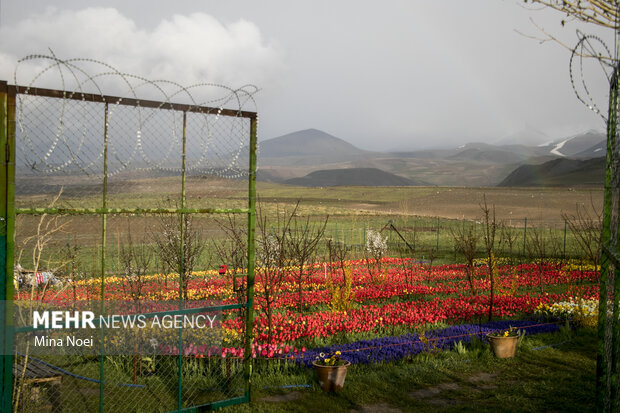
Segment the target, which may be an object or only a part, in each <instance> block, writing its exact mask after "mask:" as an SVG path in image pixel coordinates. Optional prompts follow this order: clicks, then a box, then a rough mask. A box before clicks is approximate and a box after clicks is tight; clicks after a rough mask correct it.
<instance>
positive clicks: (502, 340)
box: [487, 334, 519, 359]
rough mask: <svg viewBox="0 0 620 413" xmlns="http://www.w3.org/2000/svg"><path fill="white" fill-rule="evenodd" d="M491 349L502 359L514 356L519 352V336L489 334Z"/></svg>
mask: <svg viewBox="0 0 620 413" xmlns="http://www.w3.org/2000/svg"><path fill="white" fill-rule="evenodd" d="M487 338H488V339H489V344H490V345H491V350H492V351H493V354H495V357H497V358H500V359H505V358H510V357H514V356H515V354H516V352H517V342H518V341H519V336H507V337H504V336H493V335H490V334H487Z"/></svg>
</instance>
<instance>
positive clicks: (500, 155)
mask: <svg viewBox="0 0 620 413" xmlns="http://www.w3.org/2000/svg"><path fill="white" fill-rule="evenodd" d="M526 132H527V133H520V134H518V135H515V136H513V137H507V138H506V139H503V140H501V141H500V142H497V143H495V144H489V143H483V142H470V143H467V144H465V145H462V146H460V147H458V148H453V149H426V150H419V151H415V150H413V151H406V152H405V151H403V152H372V151H366V150H363V149H360V148H358V147H356V146H355V145H352V144H350V143H348V142H346V141H345V140H343V139H340V138H337V137H335V136H333V135H330V134H328V133H325V132H322V131H320V130H317V129H306V130H301V131H297V132H293V133H289V134H286V135H283V136H279V137H277V138H272V139H267V140H264V141H261V142H260V144H259V151H258V165H259V171H258V176H257V179H259V180H261V181H267V182H275V183H285V182H287V181H288V180H291V179H304V180H309V181H310V182H314V180H315V177H307V176H306V175H308V174H309V173H311V172H313V171H325V170H345V169H353V168H376V169H378V170H381V171H382V172H385V173H391V174H393V175H395V176H397V177H400V178H406V179H409V180H410V181H411V182H413V183H414V184H415V185H419V184H421V183H424V184H426V185H439V186H495V185H498V184H500V183H503V182H502V181H503V180H504V178H506V177H507V176H508V175H509V174H511V173H513V172H515V171H516V169H517V168H519V167H520V166H522V165H539V164H544V163H545V162H548V161H550V160H553V159H560V158H564V159H581V160H585V159H589V158H594V157H600V156H601V155H604V154H605V135H604V134H603V133H601V132H597V131H587V132H584V133H581V134H577V135H572V136H570V137H567V138H564V139H559V140H556V141H553V142H551V139H549V138H548V137H545V136H544V135H541V134H537V133H534V132H535V131H529V132H528V131H526ZM542 139H546V143H544V144H538V145H536V146H534V145H531V144H529V143H530V142H535V141H538V142H541V140H542ZM500 143H501V144H500ZM242 163H243V162H242ZM338 176H339V177H342V175H338ZM347 179H348V178H347ZM511 179H512V180H514V182H517V183H516V184H517V185H521V184H519V183H518V181H519V179H520V178H519V179H517V178H514V177H513V178H511ZM557 180H558V182H559V184H560V185H563V183H562V178H557ZM388 181H389V180H388ZM349 182H350V181H349ZM357 182H359V181H357ZM509 182H513V181H509ZM553 182H555V181H553V180H551V181H549V182H545V183H544V185H554V183H553ZM578 182H580V181H579V180H578ZM298 184H300V185H301V183H298ZM358 184H359V185H362V184H364V183H363V182H362V183H351V185H358ZM313 185H314V184H313ZM317 185H319V186H327V185H331V184H317ZM335 185H340V183H335ZM342 185H345V184H344V183H343V184H342ZM369 185H382V184H380V183H373V184H369ZM388 185H401V183H391V184H388ZM405 185H411V184H410V183H405ZM523 185H525V184H523Z"/></svg>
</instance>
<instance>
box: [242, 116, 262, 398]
mask: <svg viewBox="0 0 620 413" xmlns="http://www.w3.org/2000/svg"><path fill="white" fill-rule="evenodd" d="M257 126H258V119H257V118H252V119H251V120H250V165H249V174H248V181H249V182H248V209H249V210H250V212H248V281H247V309H246V312H245V314H246V318H245V349H244V353H243V364H244V376H245V380H246V386H247V387H246V396H247V398H248V401H249V402H250V403H251V402H252V340H253V338H254V331H253V330H254V265H255V262H254V254H255V226H256V135H257Z"/></svg>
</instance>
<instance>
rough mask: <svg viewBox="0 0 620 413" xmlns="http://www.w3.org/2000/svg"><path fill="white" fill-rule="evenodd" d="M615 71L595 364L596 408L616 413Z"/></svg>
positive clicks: (619, 172)
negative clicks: (596, 361) (596, 359)
mask: <svg viewBox="0 0 620 413" xmlns="http://www.w3.org/2000/svg"><path fill="white" fill-rule="evenodd" d="M617 75H618V69H616V72H615V75H614V78H613V82H612V86H611V90H610V106H609V121H608V138H607V163H606V179H605V204H604V216H603V232H602V240H601V242H602V254H601V255H602V257H601V292H600V300H599V347H600V348H599V357H598V363H597V396H598V397H597V407H598V409H599V410H600V411H617V409H618V408H619V406H620V399H619V398H620V387H619V386H620V383H619V382H618V373H619V367H620V365H619V364H618V363H619V360H618V354H619V350H620V347H619V346H620V340H619V339H618V338H619V334H620V321H619V317H620V312H619V308H618V300H619V298H620V260H619V257H620V242H619V239H620V231H619V229H620V223H619V218H618V217H619V213H620V148H619V146H620V139H619V138H618V120H619V116H620V112H619V109H620V108H619V107H618V90H619V83H618V77H617Z"/></svg>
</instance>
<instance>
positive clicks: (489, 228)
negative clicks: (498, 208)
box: [480, 195, 497, 321]
mask: <svg viewBox="0 0 620 413" xmlns="http://www.w3.org/2000/svg"><path fill="white" fill-rule="evenodd" d="M483 199H484V201H483V204H481V205H480V208H481V209H482V219H483V220H482V240H483V243H484V249H485V252H486V255H487V266H488V268H489V281H490V284H491V288H490V295H489V321H491V320H492V319H493V299H494V293H495V277H496V276H497V262H496V260H495V235H496V232H497V221H496V219H495V205H493V206H492V207H491V208H489V206H488V204H487V197H486V195H485V196H484V197H483Z"/></svg>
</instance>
